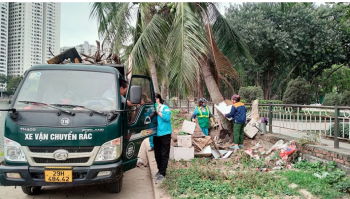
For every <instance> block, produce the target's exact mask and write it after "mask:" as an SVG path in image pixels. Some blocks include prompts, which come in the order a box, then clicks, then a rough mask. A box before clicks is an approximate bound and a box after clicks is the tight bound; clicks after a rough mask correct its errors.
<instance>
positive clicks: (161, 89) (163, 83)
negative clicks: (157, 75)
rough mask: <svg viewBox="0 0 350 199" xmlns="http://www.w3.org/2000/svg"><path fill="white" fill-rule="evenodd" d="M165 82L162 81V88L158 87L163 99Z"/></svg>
mask: <svg viewBox="0 0 350 199" xmlns="http://www.w3.org/2000/svg"><path fill="white" fill-rule="evenodd" d="M165 90H166V81H165V79H163V80H162V86H161V87H160V95H161V96H162V97H163V98H164V99H165Z"/></svg>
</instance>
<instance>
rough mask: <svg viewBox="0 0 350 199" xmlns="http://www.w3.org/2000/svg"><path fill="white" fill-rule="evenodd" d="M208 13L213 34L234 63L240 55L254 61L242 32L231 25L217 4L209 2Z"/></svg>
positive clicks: (219, 45)
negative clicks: (241, 34)
mask: <svg viewBox="0 0 350 199" xmlns="http://www.w3.org/2000/svg"><path fill="white" fill-rule="evenodd" d="M208 8H209V9H208V15H209V20H210V24H212V30H213V36H214V38H215V39H216V41H217V45H218V47H219V48H220V49H221V51H222V52H223V53H224V54H225V55H226V56H227V58H228V59H229V60H230V61H231V63H232V64H233V63H234V61H235V59H236V58H237V57H238V56H243V57H245V58H247V59H248V60H250V61H253V58H252V57H251V55H250V53H249V50H248V46H247V44H246V43H245V41H244V40H243V38H242V37H241V36H240V34H239V33H238V32H237V31H236V30H235V29H233V28H232V27H231V25H230V24H229V23H228V22H227V21H226V19H225V18H224V17H223V16H222V15H221V13H220V12H219V10H218V9H217V7H216V5H215V4H213V3H209V6H208Z"/></svg>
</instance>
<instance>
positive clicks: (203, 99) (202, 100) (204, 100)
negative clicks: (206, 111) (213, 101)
mask: <svg viewBox="0 0 350 199" xmlns="http://www.w3.org/2000/svg"><path fill="white" fill-rule="evenodd" d="M199 102H202V103H206V102H207V100H206V99H205V98H200V99H199Z"/></svg>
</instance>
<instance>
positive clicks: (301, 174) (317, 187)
mask: <svg viewBox="0 0 350 199" xmlns="http://www.w3.org/2000/svg"><path fill="white" fill-rule="evenodd" d="M281 174H282V176H284V177H286V178H287V180H288V181H289V182H293V183H295V184H297V185H298V186H299V187H300V188H305V189H306V190H308V191H309V192H310V193H311V194H313V195H315V196H318V198H325V199H326V198H340V197H342V196H343V195H344V194H343V193H341V192H338V191H336V190H335V189H334V187H333V186H332V185H331V184H329V183H328V182H327V181H326V179H319V178H317V177H315V176H314V173H313V172H310V171H295V170H288V171H286V172H281Z"/></svg>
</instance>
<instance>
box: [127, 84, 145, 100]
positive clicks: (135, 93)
mask: <svg viewBox="0 0 350 199" xmlns="http://www.w3.org/2000/svg"><path fill="white" fill-rule="evenodd" d="M141 94H142V89H141V86H131V87H130V102H131V103H132V104H140V103H141Z"/></svg>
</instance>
